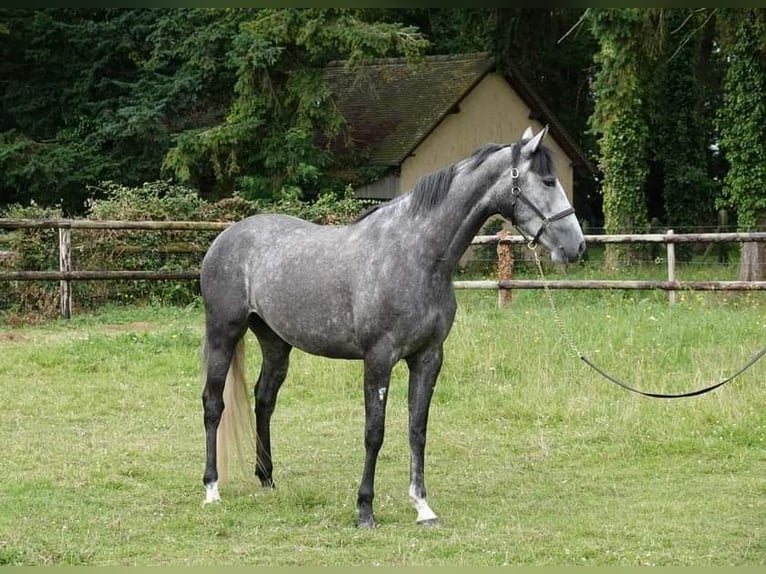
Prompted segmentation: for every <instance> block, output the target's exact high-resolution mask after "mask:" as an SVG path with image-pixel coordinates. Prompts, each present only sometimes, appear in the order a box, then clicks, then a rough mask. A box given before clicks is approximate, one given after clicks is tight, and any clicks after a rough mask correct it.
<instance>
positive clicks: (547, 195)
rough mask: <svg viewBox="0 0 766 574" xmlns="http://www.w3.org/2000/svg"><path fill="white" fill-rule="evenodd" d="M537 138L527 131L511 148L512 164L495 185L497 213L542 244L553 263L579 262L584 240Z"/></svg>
mask: <svg viewBox="0 0 766 574" xmlns="http://www.w3.org/2000/svg"><path fill="white" fill-rule="evenodd" d="M547 133H548V126H545V127H544V128H543V129H542V130H541V131H540V132H539V133H538V134H537V135H533V133H532V128H527V129H526V131H525V132H524V135H523V136H522V137H521V140H520V141H519V142H517V143H516V144H514V145H512V146H509V147H508V149H507V150H506V153H510V161H509V162H508V166H507V167H506V168H505V169H504V171H503V173H502V175H501V176H500V178H499V180H498V183H499V184H500V185H498V184H497V183H496V184H495V186H494V187H496V190H495V193H496V195H495V199H496V201H497V207H498V212H499V213H500V214H501V215H502V216H503V217H505V218H506V219H508V220H509V221H510V222H511V223H513V225H514V227H516V229H518V230H519V231H520V232H521V233H522V234H523V235H525V236H526V237H527V238H528V239H529V240H530V243H531V244H532V245H536V244H538V243H541V244H542V245H543V246H544V247H545V248H546V249H548V251H550V253H551V259H552V260H553V262H554V263H565V262H571V261H577V259H578V258H579V257H580V255H582V254H583V252H584V251H585V237H583V233H582V229H581V228H580V224H579V222H578V221H577V217H576V216H575V213H574V208H573V207H572V205H571V204H570V203H569V200H568V199H567V196H566V193H565V192H564V188H563V187H562V186H561V182H559V180H558V178H557V177H556V174H555V171H554V168H553V158H552V157H551V152H550V150H549V149H548V148H546V147H544V146H543V145H542V141H543V139H544V138H545V136H546V135H547Z"/></svg>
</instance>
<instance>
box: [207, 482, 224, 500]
mask: <svg viewBox="0 0 766 574" xmlns="http://www.w3.org/2000/svg"><path fill="white" fill-rule="evenodd" d="M219 500H221V494H220V493H219V492H218V481H217V480H216V481H215V482H211V483H210V484H206V485H205V502H204V504H210V503H211V502H218V501H219Z"/></svg>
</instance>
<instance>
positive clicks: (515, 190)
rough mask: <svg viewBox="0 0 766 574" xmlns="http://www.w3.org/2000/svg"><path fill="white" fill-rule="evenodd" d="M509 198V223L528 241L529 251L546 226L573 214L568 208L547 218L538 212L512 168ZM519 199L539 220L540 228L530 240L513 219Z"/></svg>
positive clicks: (515, 170) (517, 171) (571, 209)
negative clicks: (510, 198)
mask: <svg viewBox="0 0 766 574" xmlns="http://www.w3.org/2000/svg"><path fill="white" fill-rule="evenodd" d="M511 197H512V198H513V201H512V203H511V223H512V224H513V225H514V227H516V229H518V231H519V233H521V235H522V236H523V237H524V239H528V243H527V245H528V246H529V248H530V249H534V248H535V247H537V242H538V241H539V240H540V236H541V235H542V234H543V232H544V231H545V230H546V229H547V228H548V226H549V225H550V224H551V223H553V222H554V221H558V220H559V219H564V218H565V217H566V216H568V215H572V214H573V213H574V212H575V209H574V207H568V208H567V209H564V210H563V211H559V212H558V213H556V214H555V215H551V216H549V217H546V216H545V215H544V214H543V212H542V211H540V210H539V209H538V208H537V206H536V205H535V204H534V203H532V201H531V200H530V199H529V198H527V197H526V196H525V195H524V194H523V193H522V191H521V187H520V186H519V168H517V167H512V168H511ZM518 199H520V200H521V201H523V202H524V203H525V204H526V205H527V207H528V208H529V209H531V210H532V211H533V212H534V213H535V215H537V216H538V217H539V218H540V227H539V228H538V230H537V233H535V236H534V237H533V238H532V239H529V238H528V237H527V236H526V234H525V233H524V230H523V229H521V228H520V227H519V226H518V225H516V221H515V219H516V218H515V217H514V211H515V207H516V200H518Z"/></svg>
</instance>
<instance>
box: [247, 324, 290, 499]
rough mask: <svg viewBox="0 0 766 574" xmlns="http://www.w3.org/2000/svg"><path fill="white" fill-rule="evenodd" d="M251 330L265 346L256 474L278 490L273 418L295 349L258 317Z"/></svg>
mask: <svg viewBox="0 0 766 574" xmlns="http://www.w3.org/2000/svg"><path fill="white" fill-rule="evenodd" d="M250 329H251V330H252V331H253V333H255V336H256V337H257V338H258V343H259V344H260V346H261V355H262V361H261V372H260V374H259V375H258V381H257V382H256V384H255V392H254V395H255V428H256V433H257V436H258V440H257V445H258V447H257V459H256V465H255V474H256V476H257V477H258V478H259V479H260V481H261V485H263V486H264V487H267V488H274V478H273V475H272V473H273V470H274V466H273V462H272V458H271V415H272V414H273V413H274V407H275V406H276V402H277V394H278V393H279V389H280V387H281V386H282V383H283V382H284V381H285V377H286V376H287V369H288V367H289V364H290V351H291V350H292V347H291V346H290V345H289V344H288V343H286V342H285V341H284V340H282V339H281V338H280V337H279V336H278V335H277V334H276V333H274V331H272V330H271V329H270V328H269V326H268V325H266V323H264V322H263V320H261V319H260V317H258V316H255V315H254V316H252V317H251V319H250Z"/></svg>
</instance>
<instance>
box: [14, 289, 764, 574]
mask: <svg viewBox="0 0 766 574" xmlns="http://www.w3.org/2000/svg"><path fill="white" fill-rule="evenodd" d="M494 297H495V295H494V293H489V292H481V293H479V292H473V293H467V292H461V293H459V299H460V309H459V312H458V317H457V320H456V323H455V326H454V328H453V332H452V334H451V335H450V338H449V339H448V342H447V348H446V360H445V365H444V368H443V371H442V375H441V377H440V382H439V384H438V386H437V389H436V393H435V396H434V401H433V404H432V409H431V424H430V428H429V434H428V441H429V442H428V452H427V462H426V472H427V474H426V480H427V485H428V487H429V501H430V503H431V505H432V507H433V508H434V510H435V511H436V512H437V514H439V515H440V518H441V520H442V526H441V527H440V528H434V529H425V528H419V527H417V526H416V525H415V522H414V521H415V512H414V511H413V510H412V509H411V508H410V507H409V503H408V499H407V486H408V475H407V473H408V460H409V452H408V447H407V433H406V421H407V413H406V369H405V368H404V366H403V365H399V366H397V368H396V370H395V373H394V379H393V382H392V388H391V399H390V400H389V408H388V421H387V429H386V430H387V433H386V443H385V445H384V447H383V450H382V452H381V457H380V461H379V464H378V472H377V483H376V490H377V497H376V501H375V502H376V512H377V518H378V520H379V522H380V523H381V527H380V528H378V529H376V530H374V531H360V530H358V529H356V528H355V527H354V519H355V508H354V505H355V499H356V489H357V487H358V481H359V478H360V476H361V470H362V462H363V455H364V454H363V402H362V391H361V384H360V376H361V366H360V365H359V364H358V363H356V362H346V361H333V360H328V359H321V358H317V357H312V356H308V355H305V354H303V353H300V352H295V353H294V354H293V360H292V368H291V372H290V375H289V376H288V381H287V383H286V384H285V386H284V388H283V391H282V394H281V396H280V401H279V403H278V405H277V411H276V413H275V417H274V421H273V443H274V445H273V446H274V456H275V480H276V482H277V489H276V490H275V491H273V492H272V491H263V490H262V489H261V488H260V487H259V486H257V485H256V482H255V481H254V480H252V479H249V478H246V477H235V478H234V479H233V480H232V481H230V482H228V483H225V484H223V485H222V489H221V493H222V496H223V502H222V503H221V504H218V505H209V506H205V507H203V506H202V504H201V503H202V499H203V494H204V492H203V488H202V484H201V475H202V470H203V464H204V446H203V428H202V412H201V403H200V394H201V383H200V377H199V373H198V367H199V359H200V339H201V334H202V311H201V309H200V308H198V307H190V308H187V309H177V308H163V307H146V308H112V309H107V310H104V311H102V312H101V313H99V314H97V315H91V316H85V315H80V316H77V317H76V318H75V319H73V320H71V321H70V322H68V323H65V322H53V323H49V324H46V325H40V326H35V327H23V328H17V329H9V328H5V329H0V403H1V404H2V405H3V406H4V413H3V416H2V417H0V436H2V442H3V465H2V468H3V471H4V472H3V475H4V476H3V480H2V483H1V484H0V563H2V564H78V565H80V564H94V565H114V564H118V565H133V564H136V565H171V564H172V565H186V564H193V565H235V564H248V565H256V564H263V565H374V564H380V565H420V564H435V565H439V564H470V565H474V564H476V565H500V564H511V565H545V564H572V565H581V564H585V565H652V564H653V565H744V564H749V565H754V564H760V565H762V564H764V563H765V562H766V532H764V526H765V525H766V520H765V519H766V387H765V386H764V379H765V378H766V359H764V360H763V361H761V362H760V363H758V364H756V365H755V366H754V367H753V368H752V369H750V370H749V371H748V372H747V373H745V374H743V375H742V376H741V377H740V378H738V379H736V380H735V381H734V382H732V383H730V384H729V385H726V386H724V387H723V388H721V389H719V390H717V391H715V392H713V393H711V394H708V395H704V396H701V397H697V398H693V399H684V400H670V401H658V400H652V399H647V398H643V397H639V396H637V395H634V394H631V393H627V392H625V391H623V390H621V389H619V388H618V387H616V386H614V385H612V384H611V383H609V382H607V381H605V380H604V379H601V378H599V376H598V375H597V374H596V373H594V372H593V371H591V370H589V369H588V368H587V367H586V366H585V365H583V364H582V363H581V362H579V361H577V360H575V359H573V358H572V357H571V356H570V354H569V353H568V351H567V348H566V347H565V346H564V345H563V344H562V337H561V335H560V333H559V332H558V330H557V329H556V326H555V325H554V323H553V321H552V317H551V312H550V309H549V308H548V307H547V304H546V302H545V300H544V298H543V294H542V293H541V292H539V291H523V292H517V293H515V294H514V303H513V306H512V308H510V309H507V310H502V311H501V310H498V309H496V308H495V307H494ZM554 297H555V298H556V300H557V303H558V305H559V308H560V310H561V314H562V316H563V318H564V321H566V324H567V325H568V326H569V329H570V330H571V332H572V336H573V337H574V338H575V340H576V341H577V344H578V345H579V346H580V347H581V349H582V350H583V351H584V352H586V354H588V356H590V357H591V358H592V359H593V360H595V361H597V362H598V363H599V364H600V365H602V366H603V367H604V368H606V369H608V370H610V371H613V372H614V373H615V374H616V375H618V376H620V377H623V378H625V379H626V380H627V381H628V382H630V383H631V384H635V385H637V386H639V387H640V388H643V389H646V390H652V391H658V392H678V391H682V390H689V389H692V388H696V387H699V386H702V385H705V384H708V383H711V382H714V381H715V380H718V379H720V378H723V377H725V376H727V375H728V374H729V373H731V372H733V371H735V370H736V369H737V368H739V367H740V366H741V365H742V364H744V363H745V362H746V361H747V360H748V359H749V358H750V357H751V356H752V355H753V354H754V353H755V352H756V351H758V350H759V349H760V348H761V347H762V346H763V345H764V342H765V341H766V313H765V311H766V299H764V297H763V296H761V295H760V294H751V295H735V296H732V295H728V296H727V295H720V294H718V295H707V294H701V295H694V294H683V295H679V304H678V305H676V306H674V307H673V308H670V307H668V305H667V303H666V298H665V296H664V295H663V294H660V293H651V294H641V293H623V292H612V293H575V292H569V291H567V292H563V291H560V292H556V293H554ZM248 350H249V352H248V359H250V361H249V373H250V375H251V376H253V375H255V374H256V372H257V362H258V354H257V350H256V348H255V344H254V342H253V340H252V339H250V340H249V348H248Z"/></svg>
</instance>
